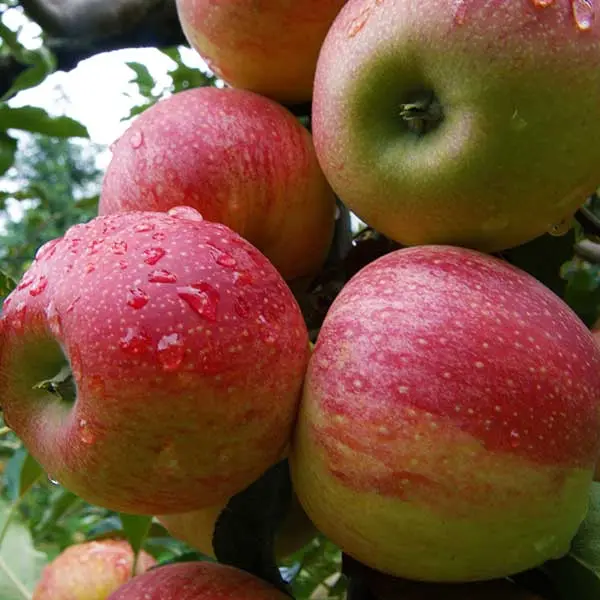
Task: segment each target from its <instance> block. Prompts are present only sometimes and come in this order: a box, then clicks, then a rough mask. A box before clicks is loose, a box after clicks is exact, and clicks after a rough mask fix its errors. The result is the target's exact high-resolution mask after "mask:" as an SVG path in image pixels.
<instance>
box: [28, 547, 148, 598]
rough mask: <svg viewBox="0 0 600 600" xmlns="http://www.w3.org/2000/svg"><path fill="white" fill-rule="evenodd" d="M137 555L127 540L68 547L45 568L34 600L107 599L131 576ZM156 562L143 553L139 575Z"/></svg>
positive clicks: (138, 569)
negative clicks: (135, 555)
mask: <svg viewBox="0 0 600 600" xmlns="http://www.w3.org/2000/svg"><path fill="white" fill-rule="evenodd" d="M133 560H134V554H133V550H132V549H131V546H130V545H129V543H128V542H126V541H124V540H102V541H97V542H85V543H83V544H76V545H74V546H69V547H68V548H67V549H66V550H65V551H63V552H62V553H61V554H59V556H58V557H57V558H55V559H54V560H53V561H52V562H51V563H50V564H49V565H47V566H46V567H45V568H44V571H43V573H42V577H41V579H40V581H39V582H38V584H37V586H36V588H35V591H34V592H33V600H106V599H107V598H108V596H109V595H110V594H111V593H112V592H114V591H115V590H116V589H117V588H119V587H120V586H122V585H123V584H124V583H127V582H128V581H129V580H130V579H131V573H132V570H133ZM155 564H156V561H155V560H154V558H152V556H150V555H149V554H147V553H146V552H141V553H140V555H139V557H138V561H137V566H136V573H137V574H138V575H139V574H140V573H143V572H144V571H147V570H148V569H150V568H151V567H153V566H154V565H155Z"/></svg>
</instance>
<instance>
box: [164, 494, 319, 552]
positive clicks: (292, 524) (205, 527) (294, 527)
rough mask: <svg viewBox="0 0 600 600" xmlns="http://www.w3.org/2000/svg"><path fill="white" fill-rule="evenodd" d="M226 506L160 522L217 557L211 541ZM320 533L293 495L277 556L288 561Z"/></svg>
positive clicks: (277, 538)
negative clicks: (291, 555)
mask: <svg viewBox="0 0 600 600" xmlns="http://www.w3.org/2000/svg"><path fill="white" fill-rule="evenodd" d="M225 506H226V503H224V504H219V505H218V506H213V507H211V508H205V509H203V510H196V511H192V512H188V513H182V514H176V515H161V516H159V517H157V519H158V521H159V522H160V523H161V524H162V525H163V527H165V528H166V529H167V530H168V531H169V533H170V534H171V535H172V536H173V537H175V538H178V539H180V540H183V541H184V542H185V543H186V544H188V545H190V546H191V547H192V548H195V549H196V550H199V551H200V552H202V553H203V554H205V555H207V556H211V557H213V558H214V557H215V553H214V550H213V545H212V538H213V534H214V531H215V524H216V522H217V519H218V518H219V515H220V514H221V512H222V511H223V509H224V508H225ZM316 535H317V530H316V528H315V526H314V525H313V523H312V521H311V520H310V519H309V518H308V516H307V515H306V513H305V512H304V510H303V508H302V505H301V504H300V502H299V501H298V498H297V496H296V495H295V494H294V496H293V497H292V503H291V506H290V510H289V512H288V514H287V516H286V518H285V519H284V521H283V523H282V525H281V529H280V530H279V532H278V534H277V536H276V537H275V554H276V556H277V557H278V558H285V557H286V556H289V555H290V554H293V553H294V552H297V551H298V550H300V549H301V548H303V547H304V546H306V545H307V544H308V543H309V542H310V541H311V540H312V539H313V538H314V537H315V536H316Z"/></svg>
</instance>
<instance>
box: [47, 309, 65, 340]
mask: <svg viewBox="0 0 600 600" xmlns="http://www.w3.org/2000/svg"><path fill="white" fill-rule="evenodd" d="M45 312H46V319H48V327H49V328H50V331H51V332H52V334H53V335H55V336H56V337H60V336H62V319H61V318H60V315H59V314H58V311H57V309H56V305H55V304H54V302H50V303H49V304H48V306H47V307H46V311H45Z"/></svg>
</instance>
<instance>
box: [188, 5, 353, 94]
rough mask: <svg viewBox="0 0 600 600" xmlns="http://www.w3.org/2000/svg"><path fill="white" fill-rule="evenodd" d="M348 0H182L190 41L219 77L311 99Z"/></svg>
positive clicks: (259, 90) (252, 87) (259, 89)
mask: <svg viewBox="0 0 600 600" xmlns="http://www.w3.org/2000/svg"><path fill="white" fill-rule="evenodd" d="M345 2H346V0H296V1H295V2H287V1H286V2H281V1H276V2H274V1H273V0H258V1H257V0H253V1H252V2H238V1H236V0H224V1H221V2H213V1H212V0H178V1H177V9H178V14H179V20H180V22H181V27H182V29H183V31H184V33H185V35H186V37H187V39H188V41H189V42H190V45H191V46H192V47H193V48H194V49H195V50H196V51H197V52H198V53H199V54H200V55H201V56H202V58H203V59H204V60H205V61H206V63H207V64H208V66H209V67H210V68H211V69H212V71H213V72H215V73H216V74H217V75H218V76H219V77H221V78H222V79H224V80H225V81H226V82H227V83H229V84H231V85H233V86H234V87H237V88H244V89H248V90H252V91H253V92H257V93H259V94H262V95H264V96H268V97H270V98H273V99H275V100H278V101H280V102H285V103H298V102H307V101H309V100H310V99H311V96H312V88H313V80H314V75H315V67H316V64H317V58H318V56H319V50H320V49H321V45H322V43H323V40H324V39H325V35H326V34H327V30H328V29H329V27H330V25H331V23H332V22H333V20H334V19H335V16H336V15H337V14H338V12H339V10H340V9H341V8H342V6H343V5H344V4H345Z"/></svg>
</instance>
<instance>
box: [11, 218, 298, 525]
mask: <svg viewBox="0 0 600 600" xmlns="http://www.w3.org/2000/svg"><path fill="white" fill-rule="evenodd" d="M0 320H1V321H2V327H1V328H0V397H1V398H2V408H3V411H4V417H5V419H6V422H7V424H8V425H9V426H10V427H11V428H12V429H13V430H14V432H15V433H16V434H17V435H18V436H19V437H20V438H21V439H22V440H23V443H24V444H25V446H26V447H27V448H28V449H29V451H30V452H31V454H32V456H34V457H35V458H36V459H37V460H38V462H39V463H40V465H41V466H42V467H43V468H44V470H45V471H46V472H47V473H48V474H49V475H50V476H51V477H52V478H53V479H55V480H57V481H59V482H60V483H62V484H63V485H64V486H65V487H66V488H68V489H70V490H71V491H73V492H74V493H76V494H78V495H80V496H81V497H82V498H84V499H85V500H87V501H88V502H90V503H92V504H98V505H100V506H105V507H106V508H109V509H112V510H115V511H121V512H126V513H133V514H148V515H154V514H168V513H181V512H187V511H191V510H197V509H200V508H206V507H210V506H213V505H215V504H218V503H220V502H225V501H226V500H227V499H228V498H230V497H231V496H233V495H235V494H237V493H238V492H240V491H242V490H243V489H245V488H246V487H247V486H248V485H250V484H251V483H252V482H253V481H255V480H256V479H257V478H258V477H260V476H261V475H262V474H263V473H264V472H265V471H266V470H267V469H269V468H270V467H271V466H272V465H274V464H275V463H277V462H278V461H279V460H280V457H281V455H282V453H283V451H284V450H285V448H286V447H287V446H288V444H289V439H290V437H291V433H292V428H293V423H294V421H295V418H296V414H297V408H298V403H299V399H300V394H301V389H302V382H303V378H304V374H305V370H306V364H307V361H308V356H309V345H308V333H307V330H306V325H305V323H304V319H303V317H302V313H301V311H300V308H299V307H298V304H297V302H296V300H295V299H294V296H293V295H292V293H291V291H290V289H289V288H288V286H287V285H286V283H285V281H284V280H283V279H282V277H281V276H280V274H279V273H278V272H277V270H276V269H275V267H273V265H272V264H271V263H270V262H269V261H268V260H267V259H266V258H265V257H264V255H263V254H261V253H260V252H259V251H258V250H257V249H256V248H254V247H253V246H252V245H251V244H250V243H248V242H247V241H246V240H244V239H243V238H241V237H240V236H239V235H237V234H236V233H234V232H233V231H231V229H229V228H228V227H225V226H224V225H221V224H217V223H210V222H208V221H204V220H202V217H201V216H200V214H199V213H198V212H197V211H195V210H193V209H192V208H190V207H179V208H174V209H172V210H170V211H169V212H168V213H155V212H130V213H122V214H118V215H112V216H106V217H97V218H95V219H93V220H92V221H91V222H90V223H88V224H85V225H77V226H75V227H72V228H71V229H69V231H68V232H67V233H66V234H65V236H64V237H63V238H60V239H57V240H54V241H53V242H50V243H49V244H48V245H46V246H44V247H42V248H41V249H40V251H39V252H38V254H37V257H36V260H35V262H34V263H33V265H32V266H31V268H30V269H29V270H28V271H27V273H26V274H25V275H24V276H23V278H22V279H21V281H20V282H19V284H18V286H17V288H16V289H15V290H14V291H13V292H12V293H11V294H10V296H9V297H8V298H7V300H6V301H5V302H4V307H3V312H2V316H1V319H0Z"/></svg>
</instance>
